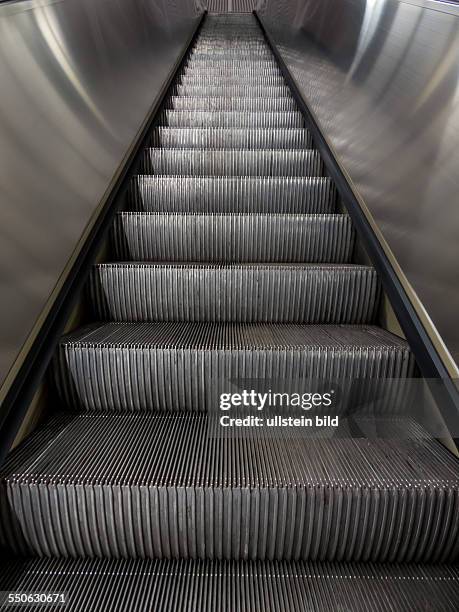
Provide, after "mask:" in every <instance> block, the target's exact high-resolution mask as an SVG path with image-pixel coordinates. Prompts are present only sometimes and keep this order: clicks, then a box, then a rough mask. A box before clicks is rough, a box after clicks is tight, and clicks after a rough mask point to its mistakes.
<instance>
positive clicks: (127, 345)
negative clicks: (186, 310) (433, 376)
mask: <svg viewBox="0 0 459 612" xmlns="http://www.w3.org/2000/svg"><path fill="white" fill-rule="evenodd" d="M53 371H54V375H55V378H56V382H57V387H58V388H59V390H60V395H61V397H62V399H63V400H64V401H65V404H66V405H68V406H71V407H74V408H84V409H87V410H114V409H115V410H129V411H132V410H134V411H135V410H152V409H158V410H192V411H196V410H197V411H202V410H206V409H207V408H208V407H209V404H212V401H213V400H212V398H214V395H213V394H214V385H215V381H218V380H219V379H222V378H224V379H228V378H231V379H233V378H234V379H241V380H243V379H252V380H253V379H265V378H268V379H271V380H276V379H277V380H282V379H285V377H291V378H292V379H299V378H303V379H306V380H310V379H320V380H337V381H339V380H347V379H348V380H352V379H359V378H360V379H364V378H365V379H367V378H371V379H375V378H378V379H388V378H389V379H397V378H401V377H410V376H413V373H414V359H413V356H412V354H411V352H410V350H409V348H408V345H407V343H406V342H405V341H404V340H402V339H400V338H398V337H396V336H394V335H392V334H390V333H388V332H386V331H384V330H382V329H380V328H377V327H372V326H364V327H361V326H315V325H309V326H301V325H263V324H258V325H257V324H245V325H244V324H215V323H214V324H212V323H136V324H134V323H131V324H129V323H106V324H104V325H100V324H98V325H92V326H88V327H86V328H83V329H80V330H77V331H76V332H74V333H71V334H68V335H67V336H64V338H63V339H62V342H61V344H60V346H59V350H58V353H57V355H56V357H55V360H54V368H53Z"/></svg>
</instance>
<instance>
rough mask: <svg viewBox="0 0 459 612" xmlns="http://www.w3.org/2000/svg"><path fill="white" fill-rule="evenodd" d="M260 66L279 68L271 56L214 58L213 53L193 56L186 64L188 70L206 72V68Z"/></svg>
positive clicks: (225, 56) (222, 56)
mask: <svg viewBox="0 0 459 612" xmlns="http://www.w3.org/2000/svg"><path fill="white" fill-rule="evenodd" d="M258 65H260V66H263V67H266V68H268V67H272V68H278V63H277V62H276V60H275V59H274V58H273V57H272V56H269V55H261V56H259V55H245V56H241V55H239V56H237V55H233V56H229V55H219V56H213V55H212V54H211V53H208V54H207V55H205V56H196V55H191V56H190V57H189V59H188V61H187V62H186V64H185V66H186V68H187V69H188V70H192V69H194V68H198V69H199V70H205V69H206V68H233V67H237V68H244V67H245V66H250V67H254V66H258Z"/></svg>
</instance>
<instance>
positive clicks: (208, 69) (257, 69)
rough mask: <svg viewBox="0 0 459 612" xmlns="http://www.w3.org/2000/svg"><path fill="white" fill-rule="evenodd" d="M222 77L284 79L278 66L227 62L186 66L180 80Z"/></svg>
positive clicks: (263, 63)
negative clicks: (219, 64)
mask: <svg viewBox="0 0 459 612" xmlns="http://www.w3.org/2000/svg"><path fill="white" fill-rule="evenodd" d="M222 77H223V78H240V77H241V78H243V79H244V80H247V79H252V78H256V79H258V78H264V77H275V78H283V77H282V73H281V71H280V69H279V68H278V66H277V65H275V64H274V65H272V64H268V63H267V62H227V63H226V64H223V65H221V66H218V65H217V66H215V65H208V64H207V63H205V64H204V65H203V66H184V67H183V69H182V73H181V76H180V77H179V78H180V79H184V78H193V79H207V78H211V79H212V78H217V79H219V78H222Z"/></svg>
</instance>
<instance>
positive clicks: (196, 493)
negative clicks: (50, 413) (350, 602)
mask: <svg viewBox="0 0 459 612" xmlns="http://www.w3.org/2000/svg"><path fill="white" fill-rule="evenodd" d="M213 423H215V421H213V420H209V417H207V415H205V414H197V413H185V414H184V413H181V414H180V413H176V414H142V415H140V414H139V415H132V414H130V415H126V414H111V415H107V414H102V415H100V414H76V415H73V414H59V415H57V416H56V417H54V418H53V419H51V421H50V422H49V423H48V424H46V425H45V426H44V427H43V428H42V429H40V430H39V431H38V432H36V433H34V434H32V435H31V436H30V438H29V439H28V440H27V441H26V442H25V443H24V444H22V445H21V446H20V447H18V449H17V450H15V451H13V453H12V454H11V455H10V457H9V458H8V459H7V461H6V463H5V465H4V466H3V468H2V469H1V476H0V478H1V480H0V483H1V486H2V487H3V488H4V489H6V491H5V492H4V494H3V495H2V496H1V500H2V502H0V503H2V506H3V508H2V515H3V521H2V523H1V524H0V541H3V542H5V543H7V545H8V546H9V547H10V548H12V549H13V550H15V551H18V550H20V549H21V548H22V550H23V551H30V550H33V551H34V552H35V553H41V554H44V555H50V554H51V555H54V556H60V555H72V556H75V555H80V556H85V555H89V556H93V555H96V556H102V555H103V556H129V557H137V556H142V557H144V556H147V557H166V558H170V557H175V558H177V557H182V558H183V557H185V558H187V557H191V558H219V559H222V558H226V559H230V558H235V559H240V558H243V559H247V558H248V559H250V558H252V559H255V558H257V559H270V560H272V559H279V560H280V559H319V560H329V561H334V560H340V561H341V560H352V561H360V560H363V561H370V560H371V561H388V560H390V561H398V562H402V561H412V560H416V561H417V562H421V561H424V562H427V561H440V560H441V561H445V560H448V561H453V560H455V559H456V558H457V555H458V551H459V481H458V461H457V459H456V458H455V457H453V456H452V455H451V453H449V451H447V450H446V449H445V448H444V447H443V446H441V445H440V444H439V443H438V442H436V441H435V440H430V439H428V438H427V437H426V436H425V434H424V432H423V430H422V429H420V428H419V427H418V426H417V425H416V424H415V423H412V422H406V421H404V422H403V423H399V422H398V421H397V420H394V419H388V420H387V422H386V423H385V424H384V425H383V426H384V427H385V430H386V431H387V433H388V434H389V435H390V436H391V437H390V438H389V439H384V440H383V439H381V438H379V439H374V440H369V439H355V438H340V439H338V438H335V439H325V438H304V437H301V436H296V437H295V436H293V437H292V434H291V433H290V432H287V433H285V432H284V431H283V430H282V428H281V430H280V431H278V432H276V433H277V435H276V436H275V437H271V438H266V437H261V436H259V435H257V433H256V431H255V433H254V434H253V435H251V436H245V437H238V438H235V437H224V436H222V435H221V434H220V436H218V433H217V434H216V433H215V432H216V431H218V432H221V428H220V429H218V430H216V429H214V428H213V425H212V424H213ZM75 440H78V444H75V443H74V442H75ZM63 449H65V452H63ZM5 493H6V494H5ZM7 499H8V502H5V500H7ZM32 508H34V509H35V511H34V512H33V514H32V515H30V519H29V521H27V522H26V523H23V522H21V521H19V520H18V519H19V518H20V517H21V516H24V513H27V512H28V511H30V509H32Z"/></svg>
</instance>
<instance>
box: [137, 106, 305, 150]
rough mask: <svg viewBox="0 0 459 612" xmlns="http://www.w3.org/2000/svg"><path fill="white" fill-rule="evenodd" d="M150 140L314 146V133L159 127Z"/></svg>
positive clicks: (168, 144) (194, 145)
mask: <svg viewBox="0 0 459 612" xmlns="http://www.w3.org/2000/svg"><path fill="white" fill-rule="evenodd" d="M179 99H180V98H179ZM196 99H197V98H196ZM202 99H203V100H206V99H207V98H202ZM247 99H248V98H247ZM279 99H280V100H282V99H283V98H279ZM149 144H150V146H151V147H163V148H168V149H169V148H176V149H188V148H189V149H311V148H312V137H311V134H310V132H309V130H306V129H302V128H292V129H289V130H283V129H276V128H258V129H250V128H167V127H155V128H153V130H152V132H151V138H150V143H149Z"/></svg>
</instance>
